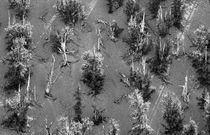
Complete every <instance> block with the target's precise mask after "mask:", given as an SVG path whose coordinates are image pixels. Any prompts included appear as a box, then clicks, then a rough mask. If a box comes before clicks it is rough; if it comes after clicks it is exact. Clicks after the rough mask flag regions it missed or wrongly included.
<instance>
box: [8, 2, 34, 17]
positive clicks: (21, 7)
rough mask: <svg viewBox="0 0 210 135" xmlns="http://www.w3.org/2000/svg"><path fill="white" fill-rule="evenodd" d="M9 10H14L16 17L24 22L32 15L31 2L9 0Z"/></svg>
mask: <svg viewBox="0 0 210 135" xmlns="http://www.w3.org/2000/svg"><path fill="white" fill-rule="evenodd" d="M8 1H9V8H10V9H12V10H14V12H15V16H16V17H17V18H18V19H20V20H22V19H23V18H27V17H28V15H29V13H30V9H29V8H30V0H8Z"/></svg>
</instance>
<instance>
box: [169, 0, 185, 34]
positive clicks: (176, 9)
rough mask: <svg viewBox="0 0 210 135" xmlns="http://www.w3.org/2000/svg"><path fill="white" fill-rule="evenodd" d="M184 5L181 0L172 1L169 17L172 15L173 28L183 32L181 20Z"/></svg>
mask: <svg viewBox="0 0 210 135" xmlns="http://www.w3.org/2000/svg"><path fill="white" fill-rule="evenodd" d="M184 8H185V7H184V4H183V2H182V0H174V1H173V3H172V7H171V15H172V18H173V19H172V21H173V26H174V27H176V28H177V29H179V30H181V31H182V30H183V25H182V23H181V21H182V19H183V13H184Z"/></svg>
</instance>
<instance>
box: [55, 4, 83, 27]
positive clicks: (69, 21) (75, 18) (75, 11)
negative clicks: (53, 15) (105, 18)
mask: <svg viewBox="0 0 210 135" xmlns="http://www.w3.org/2000/svg"><path fill="white" fill-rule="evenodd" d="M56 8H57V12H58V14H59V16H60V17H61V20H62V21H63V22H64V24H65V25H70V26H72V25H73V26H75V25H76V24H77V23H79V22H82V21H84V20H85V17H86V15H85V13H84V7H83V5H82V4H81V3H80V2H78V1H77V0H64V1H63V0H58V1H57V4H56Z"/></svg>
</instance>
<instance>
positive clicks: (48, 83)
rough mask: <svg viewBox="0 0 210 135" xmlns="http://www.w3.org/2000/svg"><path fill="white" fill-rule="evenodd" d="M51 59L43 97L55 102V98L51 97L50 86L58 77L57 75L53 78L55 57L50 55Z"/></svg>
mask: <svg viewBox="0 0 210 135" xmlns="http://www.w3.org/2000/svg"><path fill="white" fill-rule="evenodd" d="M52 59H53V61H52V65H51V69H50V73H49V74H48V79H47V86H46V89H45V95H44V97H45V98H48V99H51V100H53V101H55V100H56V98H55V97H54V96H53V95H52V93H51V91H52V86H53V84H54V83H55V82H56V81H57V79H58V77H59V75H57V76H56V77H55V78H54V69H55V57H54V56H53V55H52ZM53 78H54V79H53Z"/></svg>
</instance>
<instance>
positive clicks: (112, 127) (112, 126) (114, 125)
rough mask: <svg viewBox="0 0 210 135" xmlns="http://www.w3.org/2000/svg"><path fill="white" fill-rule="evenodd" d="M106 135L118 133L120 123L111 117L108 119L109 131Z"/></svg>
mask: <svg viewBox="0 0 210 135" xmlns="http://www.w3.org/2000/svg"><path fill="white" fill-rule="evenodd" d="M107 135H120V125H119V122H118V121H116V120H115V119H113V118H111V119H110V120H109V132H108V134H107Z"/></svg>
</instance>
